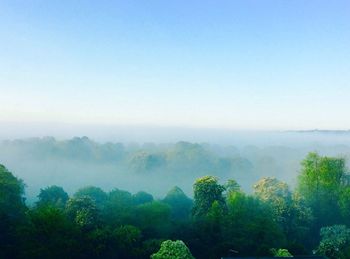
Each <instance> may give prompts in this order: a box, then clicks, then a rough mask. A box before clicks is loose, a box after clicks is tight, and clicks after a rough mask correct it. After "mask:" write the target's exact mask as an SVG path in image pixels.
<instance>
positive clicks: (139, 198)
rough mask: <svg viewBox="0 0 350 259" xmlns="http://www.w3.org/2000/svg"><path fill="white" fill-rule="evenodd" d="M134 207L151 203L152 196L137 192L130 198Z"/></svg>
mask: <svg viewBox="0 0 350 259" xmlns="http://www.w3.org/2000/svg"><path fill="white" fill-rule="evenodd" d="M132 198H133V200H134V204H135V205H140V204H143V203H147V202H152V201H153V196H152V195H151V194H149V193H147V192H142V191H141V192H138V193H136V194H134V195H133V196H132Z"/></svg>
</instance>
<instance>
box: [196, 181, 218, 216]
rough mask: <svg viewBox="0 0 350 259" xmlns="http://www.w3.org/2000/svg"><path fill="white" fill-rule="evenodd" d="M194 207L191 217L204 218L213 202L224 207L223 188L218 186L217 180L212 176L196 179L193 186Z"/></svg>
mask: <svg viewBox="0 0 350 259" xmlns="http://www.w3.org/2000/svg"><path fill="white" fill-rule="evenodd" d="M193 190H194V206H193V210H192V213H193V216H194V217H201V216H205V215H206V214H207V213H208V211H209V209H210V208H211V207H212V204H213V202H214V201H217V202H218V203H219V204H220V205H221V206H225V200H224V197H223V194H222V193H223V191H224V190H225V187H224V186H222V185H220V184H218V179H217V178H215V177H213V176H204V177H201V178H199V179H197V180H196V181H195V183H194V185H193Z"/></svg>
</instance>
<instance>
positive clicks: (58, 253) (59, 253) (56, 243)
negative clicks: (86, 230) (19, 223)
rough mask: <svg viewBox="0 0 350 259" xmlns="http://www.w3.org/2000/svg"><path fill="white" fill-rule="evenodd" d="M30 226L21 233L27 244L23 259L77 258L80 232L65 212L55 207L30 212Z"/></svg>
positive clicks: (40, 208)
mask: <svg viewBox="0 0 350 259" xmlns="http://www.w3.org/2000/svg"><path fill="white" fill-rule="evenodd" d="M29 220H30V224H28V225H27V226H26V227H25V228H24V230H22V231H21V234H22V235H23V237H24V239H25V242H23V243H24V247H22V249H21V250H22V251H21V252H22V253H23V258H72V257H76V256H77V252H78V250H79V249H78V248H79V242H78V237H79V234H80V233H79V231H78V229H77V226H76V225H75V224H73V223H72V222H70V221H69V220H68V219H67V217H66V215H65V214H64V212H63V211H62V210H61V209H59V208H57V207H54V206H53V205H45V206H38V207H35V208H34V209H32V210H31V211H29Z"/></svg>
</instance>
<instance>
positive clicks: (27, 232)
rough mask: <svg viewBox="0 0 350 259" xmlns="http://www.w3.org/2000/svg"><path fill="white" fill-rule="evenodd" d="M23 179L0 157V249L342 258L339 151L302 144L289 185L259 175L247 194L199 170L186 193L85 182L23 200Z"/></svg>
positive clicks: (348, 221)
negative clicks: (304, 150)
mask: <svg viewBox="0 0 350 259" xmlns="http://www.w3.org/2000/svg"><path fill="white" fill-rule="evenodd" d="M155 184H160V183H155ZM24 187H25V185H24V183H23V182H22V181H21V180H19V179H17V178H16V177H15V176H13V174H12V173H11V172H9V171H8V170H7V169H6V168H5V167H4V166H0V258H150V257H152V258H193V257H195V258H220V257H224V256H232V257H235V256H248V255H250V256H252V255H257V256H268V255H272V256H273V255H275V256H291V255H301V254H313V253H316V254H321V255H325V256H327V257H329V258H350V229H349V228H348V227H349V226H350V178H349V175H348V174H347V171H346V167H345V160H344V159H343V158H337V157H324V156H320V155H318V154H317V153H310V154H309V155H308V156H307V157H306V158H305V159H304V160H303V161H302V163H301V171H300V174H299V177H298V184H297V186H296V188H295V190H291V189H290V188H289V186H288V185H287V184H286V183H285V182H282V181H279V180H277V179H276V178H263V179H261V180H260V181H258V182H257V183H256V184H255V185H254V187H253V189H254V192H253V194H247V193H244V192H243V191H242V189H241V187H240V185H239V184H238V183H237V182H236V181H235V180H234V179H231V180H228V181H227V182H226V183H223V184H221V183H219V181H218V179H217V178H216V177H213V176H204V177H201V178H198V179H197V180H196V181H195V183H194V184H193V199H190V198H189V197H187V196H186V195H185V193H184V192H183V191H182V190H181V189H180V188H179V187H174V188H173V189H171V190H170V191H169V192H168V193H167V195H166V196H165V197H164V198H162V199H154V197H153V196H152V195H151V194H149V193H146V192H138V193H135V194H131V193H129V192H127V191H124V190H120V189H113V190H112V191H110V192H105V191H103V190H102V189H100V188H98V187H94V186H88V187H84V188H81V189H79V190H77V191H76V192H75V193H74V194H73V195H72V196H71V197H69V196H68V194H67V193H66V192H65V191H64V189H63V188H62V187H59V186H49V187H46V188H44V189H41V191H40V193H39V194H38V201H37V202H36V204H35V205H34V206H31V207H28V206H26V204H25V200H24ZM171 240H173V241H171ZM175 240H177V241H175Z"/></svg>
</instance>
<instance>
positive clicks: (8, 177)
mask: <svg viewBox="0 0 350 259" xmlns="http://www.w3.org/2000/svg"><path fill="white" fill-rule="evenodd" d="M23 194H24V184H23V182H22V181H21V180H19V179H18V178H16V177H15V176H14V175H13V174H12V173H11V172H10V171H9V170H7V168H6V167H5V166H3V165H1V164H0V246H1V249H0V258H14V257H16V255H17V252H18V248H17V247H18V243H17V242H18V236H17V230H16V229H17V227H18V225H19V224H21V223H22V222H23V221H24V219H25V218H24V217H25V215H24V212H25V210H26V207H25V204H24V198H23Z"/></svg>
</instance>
